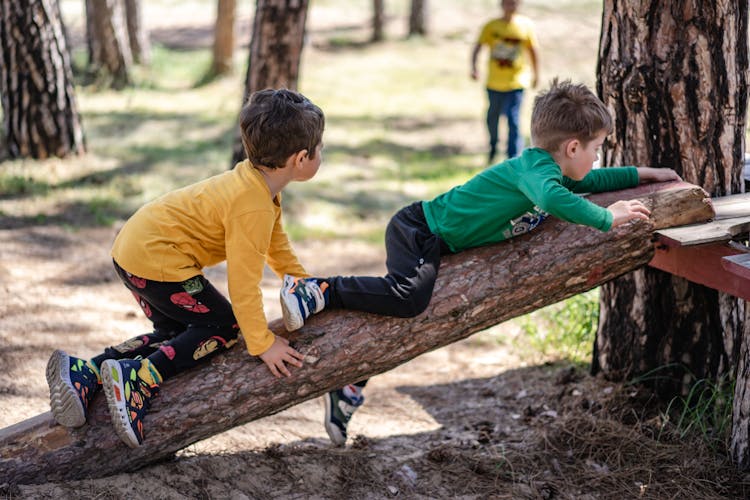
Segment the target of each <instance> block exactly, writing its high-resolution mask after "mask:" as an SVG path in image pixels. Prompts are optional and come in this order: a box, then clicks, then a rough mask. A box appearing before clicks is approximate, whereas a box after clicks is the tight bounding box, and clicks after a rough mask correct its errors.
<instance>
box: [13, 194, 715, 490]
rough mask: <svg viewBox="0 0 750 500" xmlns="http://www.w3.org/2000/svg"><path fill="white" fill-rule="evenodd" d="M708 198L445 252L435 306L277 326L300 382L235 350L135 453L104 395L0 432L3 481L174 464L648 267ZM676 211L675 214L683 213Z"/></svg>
mask: <svg viewBox="0 0 750 500" xmlns="http://www.w3.org/2000/svg"><path fill="white" fill-rule="evenodd" d="M706 196H707V195H706V193H705V192H704V191H703V190H702V189H700V188H698V187H696V186H693V185H690V184H686V183H682V182H679V183H667V184H658V185H648V186H641V187H639V188H636V189H633V190H627V191H620V192H616V193H606V194H599V195H595V196H593V197H592V200H593V201H595V202H596V203H599V204H601V205H603V206H606V205H609V204H610V203H612V202H613V201H615V200H617V199H622V198H640V199H642V200H644V202H645V203H646V204H647V205H648V206H650V207H651V208H652V214H653V217H652V221H649V222H643V221H640V222H636V223H633V224H632V225H627V226H622V227H619V228H616V229H615V230H612V231H610V232H608V233H602V232H599V231H596V230H594V229H591V228H588V227H584V226H577V225H573V224H569V223H565V222H562V221H559V220H556V219H553V218H550V219H549V220H547V221H545V222H544V224H543V225H542V226H540V228H538V229H537V230H536V231H532V232H531V233H529V234H526V235H524V236H521V237H518V238H515V239H512V240H509V241H506V242H504V243H500V244H497V245H492V246H487V247H482V248H476V249H473V250H469V251H466V252H462V253H459V254H456V255H450V256H447V257H446V258H445V259H444V262H443V264H442V265H441V268H440V275H439V278H438V281H437V284H436V289H435V293H434V296H433V298H432V301H431V303H430V306H429V307H428V309H427V310H426V311H425V312H424V313H422V314H420V315H419V316H417V317H415V318H410V319H399V318H390V317H385V316H376V315H372V314H366V313H359V312H353V311H341V310H338V311H336V310H334V311H324V312H323V313H321V314H319V315H317V316H315V317H313V318H311V320H310V321H309V322H308V324H307V325H305V327H304V328H303V329H301V330H299V331H298V332H295V333H294V334H287V333H286V332H284V327H283V324H282V322H281V321H279V320H276V321H274V322H272V323H271V324H270V328H271V329H272V330H273V331H274V332H275V333H277V334H280V335H284V336H287V337H289V338H290V340H291V341H292V343H293V344H294V345H295V346H296V347H297V348H298V349H299V350H300V351H301V352H303V353H305V354H306V360H305V361H306V362H305V364H304V366H303V367H302V368H300V369H293V370H292V377H291V378H288V379H284V380H278V379H275V378H274V377H273V376H272V375H271V374H270V372H269V371H268V369H267V368H266V367H265V365H264V364H263V363H261V362H259V360H258V359H256V358H251V357H249V356H248V355H247V353H246V351H245V350H244V348H243V346H238V347H235V348H234V349H232V350H231V351H229V352H227V353H225V354H224V355H221V356H217V357H216V358H214V359H212V360H211V361H209V362H208V363H206V364H205V365H202V366H200V367H199V368H196V369H194V370H191V371H188V372H185V373H182V374H180V375H178V376H177V377H175V378H173V379H170V380H168V381H167V382H165V383H164V384H163V386H162V390H161V392H160V394H159V397H158V398H156V399H155V400H154V405H153V407H152V409H151V411H150V412H149V414H148V416H147V417H146V420H145V427H146V440H145V441H144V444H143V445H142V446H141V447H140V448H137V449H135V450H130V449H129V448H127V447H126V446H125V445H124V444H122V443H121V442H120V441H119V439H118V438H117V436H116V435H115V433H114V432H112V430H111V424H110V418H109V415H108V414H107V409H106V404H104V401H103V399H104V398H103V396H101V395H99V396H97V398H95V400H94V402H93V403H92V411H91V414H90V415H89V419H88V423H87V424H86V425H84V426H83V427H81V428H79V429H68V428H65V427H61V426H58V425H56V424H55V423H54V422H53V420H52V417H51V414H50V413H45V414H43V415H39V416H37V417H34V418H32V419H30V420H27V421H25V422H21V423H19V424H16V425H14V426H11V427H8V428H6V429H4V430H0V450H2V458H1V459H0V484H1V483H3V482H12V483H17V484H25V483H40V482H46V481H57V480H62V479H67V480H70V479H76V478H87V477H101V476H106V475H110V474H113V473H116V472H121V471H129V470H133V469H136V468H138V467H142V466H144V465H146V464H148V463H152V462H155V461H158V460H161V459H164V458H167V457H169V456H170V455H172V454H173V453H174V452H176V451H178V450H180V449H182V448H184V447H186V446H189V445H190V444H192V443H195V442H197V441H200V440H203V439H206V438H209V437H211V436H212V435H214V434H217V433H219V432H222V431H225V430H227V429H230V428H232V427H235V426H238V425H241V424H244V423H247V422H250V421H251V420H255V419H258V418H261V417H264V416H267V415H271V414H273V413H276V412H279V411H281V410H284V409H285V408H288V407H290V406H292V405H295V404H297V403H300V402H302V401H305V400H307V399H310V398H313V397H316V396H318V395H321V394H323V393H324V392H327V391H329V390H332V389H334V388H337V387H340V386H342V385H344V384H346V383H350V382H352V381H354V380H360V379H364V378H367V377H371V376H373V375H376V374H378V373H382V372H385V371H387V370H390V369H391V368H394V367H396V366H398V365H400V364H402V363H404V362H406V361H408V360H410V359H412V358H414V357H416V356H418V355H420V354H423V353H425V352H427V351H430V350H433V349H437V348H439V347H442V346H445V345H447V344H450V343H452V342H455V341H457V340H460V339H463V338H465V337H468V336H469V335H471V334H473V333H476V332H479V331H481V330H484V329H486V328H488V327H490V326H493V325H496V324H498V323H500V322H502V321H506V320H508V319H511V318H513V317H516V316H519V315H522V314H526V313H528V312H530V311H533V310H535V309H538V308H540V307H544V306H546V305H549V304H552V303H555V302H558V301H560V300H563V299H565V298H568V297H571V296H573V295H575V294H578V293H581V292H584V291H586V290H589V289H591V288H594V287H596V286H599V285H601V284H602V283H605V282H607V281H609V280H611V279H613V278H615V277H616V276H619V275H621V274H623V273H626V272H628V271H631V270H632V269H635V268H637V267H641V266H643V265H645V264H646V263H648V262H649V260H650V259H651V257H652V255H653V252H654V249H653V244H652V236H653V231H654V229H657V228H663V227H671V226H672V225H675V223H680V224H682V223H687V222H698V221H705V220H708V219H710V218H711V217H713V208H712V206H711V204H710V202H709V201H708V199H707V197H706ZM676 207H679V208H676Z"/></svg>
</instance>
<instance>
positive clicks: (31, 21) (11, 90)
mask: <svg viewBox="0 0 750 500" xmlns="http://www.w3.org/2000/svg"><path fill="white" fill-rule="evenodd" d="M0 15H1V16H2V18H1V19H0V95H2V106H3V128H4V130H5V136H6V137H5V143H6V144H5V147H6V148H7V155H8V156H10V157H11V158H20V157H31V158H39V159H44V158H47V157H49V156H59V157H63V156H67V155H69V154H79V153H83V152H84V151H85V146H84V139H83V129H82V127H81V118H80V115H79V113H78V106H77V104H76V99H75V90H74V88H73V82H72V72H71V67H70V56H69V54H68V47H67V45H66V42H65V36H64V29H63V23H62V19H61V17H60V8H59V5H58V3H57V1H56V0H51V1H50V0H48V1H44V0H0Z"/></svg>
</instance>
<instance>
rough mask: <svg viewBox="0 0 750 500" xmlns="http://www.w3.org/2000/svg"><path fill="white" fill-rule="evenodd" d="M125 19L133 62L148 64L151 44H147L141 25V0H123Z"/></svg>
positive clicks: (146, 37) (145, 34)
mask: <svg viewBox="0 0 750 500" xmlns="http://www.w3.org/2000/svg"><path fill="white" fill-rule="evenodd" d="M125 19H126V24H127V27H128V41H129V42H130V52H131V54H132V55H133V62H135V63H136V64H144V65H147V64H149V63H150V62H151V44H150V43H149V37H148V31H146V28H145V27H144V25H143V9H142V7H141V0H125Z"/></svg>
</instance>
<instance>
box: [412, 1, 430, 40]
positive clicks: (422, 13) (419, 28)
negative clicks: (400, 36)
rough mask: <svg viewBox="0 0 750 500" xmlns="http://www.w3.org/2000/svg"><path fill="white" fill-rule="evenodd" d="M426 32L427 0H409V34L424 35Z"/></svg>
mask: <svg viewBox="0 0 750 500" xmlns="http://www.w3.org/2000/svg"><path fill="white" fill-rule="evenodd" d="M426 34H427V0H411V12H410V14H409V35H408V36H414V35H418V36H424V35H426Z"/></svg>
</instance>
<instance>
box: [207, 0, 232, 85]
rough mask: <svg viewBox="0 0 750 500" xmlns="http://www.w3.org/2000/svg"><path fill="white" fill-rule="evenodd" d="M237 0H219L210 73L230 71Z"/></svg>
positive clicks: (218, 74)
mask: <svg viewBox="0 0 750 500" xmlns="http://www.w3.org/2000/svg"><path fill="white" fill-rule="evenodd" d="M236 14H237V0H219V1H218V2H217V8H216V24H215V26H214V52H213V61H212V62H211V75H212V76H221V75H226V74H229V73H231V72H232V67H233V64H232V63H233V60H234V21H235V17H236Z"/></svg>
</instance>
